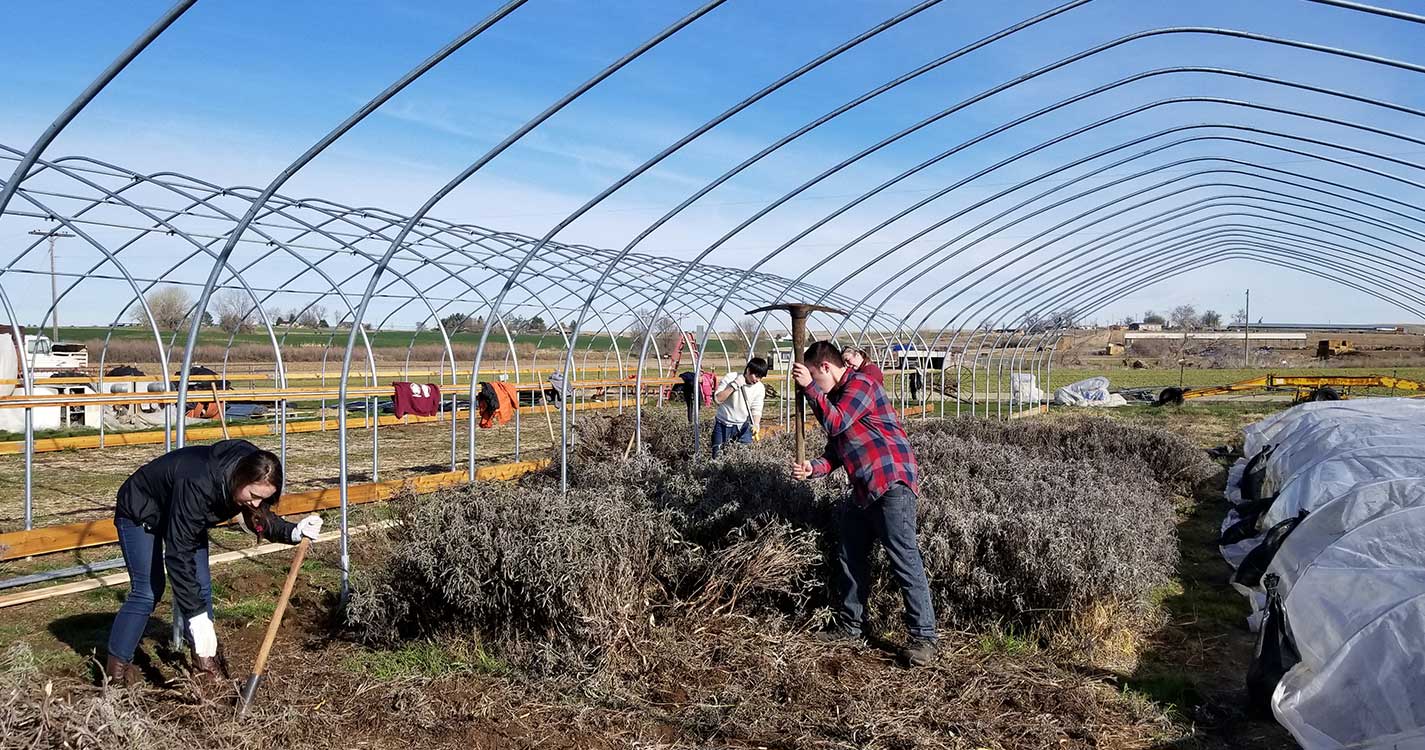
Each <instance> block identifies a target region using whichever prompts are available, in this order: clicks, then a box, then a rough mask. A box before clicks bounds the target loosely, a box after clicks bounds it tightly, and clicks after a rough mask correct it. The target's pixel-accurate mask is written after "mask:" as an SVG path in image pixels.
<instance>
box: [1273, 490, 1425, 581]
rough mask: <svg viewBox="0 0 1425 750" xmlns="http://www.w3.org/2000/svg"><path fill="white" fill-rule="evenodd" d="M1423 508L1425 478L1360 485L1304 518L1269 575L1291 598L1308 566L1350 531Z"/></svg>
mask: <svg viewBox="0 0 1425 750" xmlns="http://www.w3.org/2000/svg"><path fill="white" fill-rule="evenodd" d="M1420 508H1425V477H1402V478H1400V479H1385V480H1382V481H1379V482H1369V483H1366V484H1358V485H1356V486H1355V487H1352V488H1351V489H1350V491H1348V492H1347V493H1346V494H1344V495H1342V496H1340V497H1338V498H1336V499H1334V500H1331V501H1329V502H1327V503H1326V504H1325V505H1322V506H1321V507H1320V508H1317V509H1316V511H1315V512H1313V513H1311V514H1310V515H1308V516H1307V517H1306V518H1305V519H1303V520H1302V522H1301V523H1300V524H1298V525H1297V527H1296V528H1295V529H1293V530H1292V532H1291V534H1290V535H1289V536H1288V537H1287V538H1286V541H1285V542H1283V543H1282V546H1281V547H1280V548H1278V549H1277V552H1276V554H1275V555H1273V556H1272V563H1271V565H1270V566H1268V568H1267V572H1268V573H1271V574H1275V575H1276V576H1277V579H1278V581H1279V582H1278V583H1277V590H1278V591H1280V592H1281V593H1282V595H1283V596H1289V595H1290V594H1291V589H1292V587H1293V586H1295V585H1296V580H1297V578H1298V577H1300V575H1301V573H1302V572H1303V571H1304V570H1305V569H1306V567H1307V566H1308V565H1310V564H1311V563H1312V561H1314V560H1315V559H1316V558H1317V556H1318V555H1320V554H1321V553H1322V552H1323V551H1324V550H1326V549H1327V548H1328V547H1330V546H1331V545H1332V544H1333V543H1335V542H1336V541H1337V540H1338V539H1340V538H1342V537H1343V536H1345V535H1346V534H1347V533H1348V532H1350V531H1351V530H1353V529H1357V528H1360V527H1361V526H1362V525H1364V524H1367V523H1369V522H1370V521H1372V520H1374V519H1376V518H1380V517H1383V516H1387V515H1390V514H1393V513H1399V512H1402V511H1405V510H1415V509H1420ZM1414 518H1415V520H1416V521H1417V522H1419V521H1421V520H1422V518H1421V517H1420V516H1415V517H1414ZM1421 553H1422V554H1425V550H1422V551H1421Z"/></svg>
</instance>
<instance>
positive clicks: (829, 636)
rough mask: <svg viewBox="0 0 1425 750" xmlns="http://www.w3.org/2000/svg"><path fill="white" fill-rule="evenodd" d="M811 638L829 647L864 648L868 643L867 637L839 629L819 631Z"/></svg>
mask: <svg viewBox="0 0 1425 750" xmlns="http://www.w3.org/2000/svg"><path fill="white" fill-rule="evenodd" d="M811 637H812V639H813V640H815V641H817V642H819V643H824V644H826V645H828V646H863V645H865V643H866V636H864V635H861V634H860V633H853V632H851V631H849V630H847V629H845V628H838V627H833V628H831V629H830V630H819V631H817V632H815V633H812V634H811Z"/></svg>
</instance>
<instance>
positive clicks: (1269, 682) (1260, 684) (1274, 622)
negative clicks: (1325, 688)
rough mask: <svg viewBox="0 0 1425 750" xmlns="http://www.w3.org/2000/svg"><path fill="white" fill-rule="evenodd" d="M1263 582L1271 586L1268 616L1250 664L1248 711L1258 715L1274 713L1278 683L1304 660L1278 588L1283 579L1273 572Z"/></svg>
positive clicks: (1268, 586)
mask: <svg viewBox="0 0 1425 750" xmlns="http://www.w3.org/2000/svg"><path fill="white" fill-rule="evenodd" d="M1263 582H1264V583H1265V584H1266V587H1267V616H1266V618H1264V619H1263V620H1262V629H1261V631H1260V632H1258V633H1257V650H1256V652H1255V653H1254V654H1253V655H1252V664H1251V666H1249V667H1248V668H1247V711H1248V713H1251V714H1252V715H1254V716H1271V715H1272V693H1274V692H1276V689H1277V683H1279V682H1281V679H1282V677H1283V676H1285V675H1286V673H1287V672H1288V671H1290V670H1291V668H1292V667H1294V666H1296V665H1297V663H1298V662H1300V661H1301V654H1300V653H1299V652H1298V651H1297V650H1296V644H1295V642H1294V640H1293V638H1292V637H1291V627H1290V626H1289V625H1288V624H1287V621H1286V610H1285V608H1284V607H1283V606H1282V598H1281V595H1280V594H1279V593H1278V592H1277V583H1278V582H1279V579H1278V578H1277V576H1276V575H1275V574H1271V575H1268V576H1266V578H1265V579H1264V581H1263Z"/></svg>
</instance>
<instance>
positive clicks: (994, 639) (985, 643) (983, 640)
mask: <svg viewBox="0 0 1425 750" xmlns="http://www.w3.org/2000/svg"><path fill="white" fill-rule="evenodd" d="M979 648H980V653H982V654H985V655H986V656H989V655H992V654H1005V655H1009V656H1014V655H1018V654H1027V653H1030V652H1032V651H1034V650H1036V646H1035V644H1034V642H1033V641H1030V640H1028V639H1026V638H1022V637H1020V636H1018V635H1015V634H1014V633H1011V632H1008V631H1003V630H995V631H992V632H989V633H985V634H984V635H981V636H980V642H979Z"/></svg>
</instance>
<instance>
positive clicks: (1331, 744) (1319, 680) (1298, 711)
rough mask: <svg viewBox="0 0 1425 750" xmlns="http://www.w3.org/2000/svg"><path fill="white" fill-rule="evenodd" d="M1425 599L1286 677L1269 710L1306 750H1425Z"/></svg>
mask: <svg viewBox="0 0 1425 750" xmlns="http://www.w3.org/2000/svg"><path fill="white" fill-rule="evenodd" d="M1422 633H1425V597H1420V596H1417V597H1415V598H1413V599H1410V600H1408V601H1405V602H1402V603H1400V604H1398V605H1396V606H1395V607H1394V608H1392V609H1390V610H1388V611H1386V612H1385V613H1384V614H1382V615H1381V616H1380V617H1378V618H1376V619H1375V620H1373V621H1372V622H1370V623H1369V624H1367V625H1366V626H1365V627H1363V628H1361V630H1360V631H1358V632H1356V633H1355V634H1354V635H1352V636H1351V638H1350V639H1349V640H1348V641H1346V643H1345V644H1343V645H1342V647H1341V648H1339V649H1337V651H1336V653H1335V654H1334V655H1332V656H1331V658H1330V659H1329V660H1328V661H1326V663H1324V664H1321V665H1319V666H1313V665H1309V664H1308V663H1307V662H1305V661H1303V662H1301V663H1300V664H1297V665H1296V666H1295V667H1293V668H1292V669H1291V671H1289V672H1287V674H1286V676H1285V677H1283V678H1282V681H1281V682H1280V683H1278V684H1277V689H1276V693H1275V694H1274V695H1273V696H1272V710H1273V712H1274V713H1275V714H1276V717H1277V720H1278V721H1280V722H1281V723H1282V724H1283V725H1284V726H1285V727H1286V728H1287V729H1288V730H1290V731H1291V733H1292V736H1293V737H1295V738H1296V741H1297V742H1299V743H1301V745H1302V747H1304V748H1306V750H1340V749H1343V748H1352V749H1353V750H1425V681H1422V680H1421V675H1422V674H1425V648H1421V637H1422V636H1421V634H1422Z"/></svg>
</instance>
